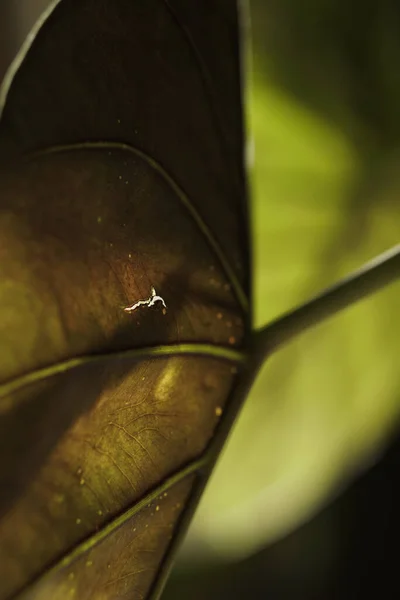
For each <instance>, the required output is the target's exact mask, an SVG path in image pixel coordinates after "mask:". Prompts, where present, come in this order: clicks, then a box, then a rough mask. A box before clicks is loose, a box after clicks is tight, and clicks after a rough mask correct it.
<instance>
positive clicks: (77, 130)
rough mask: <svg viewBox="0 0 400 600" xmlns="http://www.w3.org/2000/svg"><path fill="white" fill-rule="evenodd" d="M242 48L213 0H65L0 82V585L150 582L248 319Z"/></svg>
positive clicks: (70, 588) (169, 542) (85, 593)
mask: <svg viewBox="0 0 400 600" xmlns="http://www.w3.org/2000/svg"><path fill="white" fill-rule="evenodd" d="M239 50H240V48H239V40H238V15H237V9H236V3H235V2H233V1H230V0H219V1H218V2H216V1H215V0H212V1H211V0H207V1H203V2H200V1H199V2H197V1H196V2H191V3H190V6H189V5H188V3H185V2H183V1H178V0H174V1H172V0H170V1H169V2H167V1H166V0H165V1H164V2H161V1H156V0H146V2H141V1H139V0H138V1H132V0H102V1H101V2H99V1H98V0H61V1H58V2H54V3H53V5H52V6H51V7H50V9H49V10H48V11H47V13H46V14H45V15H44V17H43V18H42V19H41V22H40V23H39V25H38V26H37V27H36V30H35V32H34V34H33V35H31V36H30V38H29V39H28V42H27V44H26V45H25V48H24V49H23V50H22V52H21V54H20V55H19V56H18V57H17V59H16V61H15V62H14V64H13V66H12V67H11V69H10V71H9V73H8V76H7V77H6V79H5V82H4V85H3V89H2V96H1V98H2V114H1V122H0V198H1V200H0V315H1V318H0V339H1V347H0V378H1V381H2V382H3V383H2V385H1V386H0V440H1V442H0V453H1V457H2V459H1V460H2V463H1V471H0V489H1V497H0V509H1V515H2V519H1V522H0V539H1V544H0V565H1V566H0V582H1V583H0V598H1V599H2V600H3V599H6V598H10V597H13V598H14V597H18V598H35V599H41V600H42V599H47V598H51V599H52V600H53V599H54V600H57V599H62V600H64V599H65V598H68V597H76V598H79V599H84V598H102V599H104V600H106V599H107V598H110V599H111V598H116V597H118V598H147V597H148V594H149V593H151V590H153V592H154V594H156V590H159V589H160V587H161V581H162V576H163V575H164V574H165V572H166V569H167V566H168V564H169V561H170V559H169V556H171V555H172V554H171V553H172V550H173V549H174V547H175V538H176V536H177V534H178V533H179V531H180V530H181V529H182V526H183V523H184V521H183V520H182V515H183V514H186V513H185V506H186V504H187V503H188V502H189V503H190V500H191V499H192V502H191V504H192V505H193V502H194V501H195V500H196V498H197V496H198V494H199V490H200V489H201V488H202V486H203V485H204V481H205V479H206V478H207V475H208V471H209V466H208V465H209V464H212V460H211V454H210V450H209V448H210V442H211V440H212V438H213V436H214V435H215V432H216V431H217V429H218V425H219V423H220V421H221V415H222V413H223V414H224V417H223V418H222V424H223V423H224V422H225V421H226V423H227V424H226V425H224V427H225V429H227V428H228V421H227V420H226V419H231V417H229V413H230V412H231V413H232V414H234V413H235V411H236V406H233V405H232V407H231V408H230V410H225V409H226V407H227V406H228V404H227V403H228V400H229V397H230V394H231V391H232V389H233V386H234V385H235V380H236V373H237V371H238V368H239V367H240V365H241V364H242V363H243V360H244V355H243V353H242V352H241V351H240V349H241V348H242V347H244V345H245V344H246V335H247V334H248V332H249V329H250V314H249V309H248V307H249V306H250V302H249V290H250V267H249V253H248V231H247V209H246V186H245V175H244V168H243V152H242V148H243V131H242V109H241V75H240V55H239ZM153 290H154V291H153ZM137 303H139V304H137ZM135 305H136V308H134V309H132V310H131V311H130V312H129V311H127V310H125V309H127V308H129V307H133V306H135ZM225 413H226V414H227V415H228V416H227V417H225Z"/></svg>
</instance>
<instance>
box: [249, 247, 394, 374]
mask: <svg viewBox="0 0 400 600" xmlns="http://www.w3.org/2000/svg"><path fill="white" fill-rule="evenodd" d="M398 279H400V245H397V246H395V247H394V248H391V249H390V250H388V251H387V252H384V253H383V254H380V255H379V256H377V257H376V258H375V259H373V260H371V261H370V262H368V263H366V264H365V265H364V266H363V267H361V268H360V269H359V270H358V271H356V272H355V273H352V274H351V275H349V276H348V277H346V278H345V279H342V280H341V281H339V282H338V283H337V284H336V285H334V286H332V287H330V288H328V289H326V290H324V291H323V292H321V293H320V294H319V295H318V296H316V297H315V298H312V299H311V300H309V301H308V302H306V303H305V304H303V305H302V306H299V307H298V308H295V309H294V310H293V311H291V312H288V313H286V314H284V315H282V316H281V317H279V318H278V319H276V320H275V321H272V323H269V324H268V325H265V326H264V327H262V328H261V329H258V330H257V331H255V332H254V335H253V340H254V341H253V343H254V346H253V353H254V354H253V356H254V357H255V358H256V357H257V360H256V362H257V363H258V364H259V366H261V365H262V363H263V362H264V360H265V358H266V357H267V356H268V355H269V354H271V353H272V352H274V351H275V350H277V349H278V348H280V347H281V346H283V345H284V344H287V343H288V342H290V341H292V340H293V339H294V338H295V337H297V336H298V335H299V334H301V333H303V332H305V331H307V330H308V329H311V328H312V327H314V326H315V325H318V324H319V323H321V322H323V321H325V320H326V319H329V318H330V317H333V316H334V315H335V314H336V313H338V312H340V311H341V310H343V309H345V308H347V307H349V306H351V305H352V304H354V303H355V302H358V301H359V300H363V299H364V298H366V297H367V296H369V295H370V294H373V293H374V292H377V291H379V290H381V289H382V288H384V287H385V286H387V285H389V284H390V283H393V282H395V281H396V280H398Z"/></svg>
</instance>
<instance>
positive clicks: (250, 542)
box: [180, 7, 400, 569]
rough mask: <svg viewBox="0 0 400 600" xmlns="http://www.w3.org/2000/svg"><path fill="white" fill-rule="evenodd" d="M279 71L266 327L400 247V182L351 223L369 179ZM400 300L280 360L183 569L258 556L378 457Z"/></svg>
mask: <svg viewBox="0 0 400 600" xmlns="http://www.w3.org/2000/svg"><path fill="white" fill-rule="evenodd" d="M294 9H295V7H294ZM256 17H257V14H256V15H255V16H254V17H253V22H254V25H255V26H256V27H257V23H258V22H255V18H256ZM255 55H256V56H260V54H259V49H258V53H257V46H256V47H255ZM255 71H257V63H256V64H255ZM258 71H260V69H258ZM263 75H265V74H263ZM266 75H268V78H266V77H264V79H263V80H262V81H260V79H258V80H257V78H256V79H255V81H254V84H255V85H254V88H253V90H251V93H250V96H251V98H252V103H251V118H252V122H253V127H252V128H253V131H254V135H255V147H256V154H255V167H254V171H253V173H252V175H253V181H252V189H253V192H254V193H253V196H252V215H253V240H254V241H253V248H254V264H255V270H254V320H255V324H256V325H258V326H261V325H263V324H264V323H265V322H266V321H269V320H271V319H274V318H276V316H278V315H279V314H280V313H281V312H282V310H289V309H290V308H291V307H295V306H296V305H298V303H299V302H303V301H304V300H305V299H306V298H307V297H308V296H309V295H312V294H315V293H316V292H317V291H318V289H319V288H320V287H321V286H323V285H328V284H331V283H333V282H334V281H335V280H336V279H337V278H338V277H340V276H343V275H345V274H346V273H348V272H349V271H350V270H351V269H353V268H354V267H355V266H357V265H360V264H362V263H363V261H366V260H368V259H370V258H371V257H373V256H374V255H375V254H377V253H379V252H382V251H383V250H385V249H386V248H387V247H388V246H390V245H392V244H396V243H398V241H399V227H398V223H399V218H400V206H399V202H398V194H399V190H400V186H399V182H398V181H397V182H396V181H393V179H392V181H390V179H389V178H388V179H386V181H385V184H386V185H385V186H382V187H381V188H380V189H378V190H376V191H375V194H374V201H373V203H372V204H371V205H370V206H369V210H368V219H367V225H365V226H364V225H360V213H359V212H354V215H353V216H352V217H351V216H350V215H349V212H348V207H349V203H350V202H351V198H352V190H353V188H354V186H355V185H358V182H359V181H360V171H359V161H358V157H357V155H355V154H354V151H353V149H352V147H351V145H350V142H349V140H348V139H347V137H345V136H344V134H343V131H340V130H338V129H336V128H333V127H332V126H330V125H329V123H327V122H324V121H321V119H320V117H319V116H318V115H316V114H315V113H313V112H310V111H307V110H305V109H304V107H302V105H301V104H300V103H299V102H293V99H292V98H291V97H290V95H289V94H288V93H287V92H285V91H284V90H281V89H279V88H277V87H276V86H274V85H273V83H272V82H271V80H270V77H269V75H270V72H267V73H266ZM361 181H362V180H361ZM266 199H268V201H266ZM361 223H363V221H361ZM355 231H357V236H355V235H354V232H355ZM399 291H400V287H399V284H396V285H394V286H393V288H391V289H386V290H384V291H383V292H380V293H379V294H376V295H375V296H373V297H371V298H369V299H368V300H365V301H363V302H362V303H360V304H358V305H357V306H354V307H353V308H351V309H349V310H347V311H345V313H343V314H341V315H339V316H337V317H336V318H335V319H332V321H331V322H327V323H326V324H323V325H320V326H319V327H317V328H315V330H313V331H309V332H308V333H306V334H305V335H303V336H302V337H301V338H299V339H298V340H296V341H294V342H292V343H291V344H290V345H288V346H287V347H285V348H283V349H282V350H280V351H279V352H278V353H276V355H274V356H271V357H270V359H269V361H268V364H267V365H266V367H265V368H264V369H263V370H262V371H261V372H260V374H259V377H258V379H257V381H256V384H255V386H254V388H253V389H252V391H251V393H250V395H249V397H248V398H247V399H246V402H245V404H244V407H243V410H242V411H241V414H240V416H239V419H238V421H237V424H236V425H235V428H234V430H233V431H232V434H231V436H230V438H229V440H228V441H227V444H226V446H225V447H224V452H223V454H222V456H221V459H220V460H219V462H218V464H217V466H216V469H215V472H214V473H213V475H212V477H211V480H210V482H209V484H208V486H207V489H206V491H205V493H204V495H203V496H202V499H201V502H200V505H199V507H198V509H197V511H196V515H195V518H194V521H193V523H192V525H191V528H190V530H189V533H188V536H187V537H186V538H185V542H184V544H183V547H182V552H181V553H180V556H181V560H182V561H186V562H187V561H188V560H192V561H194V560H197V561H199V555H200V554H201V553H203V556H204V555H206V556H205V557H206V559H207V560H208V561H210V553H211V552H212V551H213V553H214V554H213V559H215V560H219V561H224V562H225V563H226V561H228V560H230V561H232V562H233V561H237V560H239V559H241V558H244V557H246V556H249V555H251V554H252V553H254V552H256V551H258V550H259V549H260V548H262V547H265V546H266V545H267V544H271V543H272V542H274V541H275V540H276V539H277V538H281V537H282V536H283V535H286V534H287V533H288V532H289V531H291V530H292V529H294V528H295V527H298V526H299V524H300V523H302V522H304V521H306V520H308V519H310V518H311V516H312V514H314V513H315V512H316V511H317V510H320V509H321V505H322V504H323V503H325V502H329V501H330V500H331V499H332V496H333V495H336V494H337V493H339V492H341V491H342V490H343V486H345V485H347V484H348V483H349V481H351V480H352V479H353V478H354V477H356V476H358V475H359V473H360V469H365V468H368V467H369V466H370V465H371V461H373V460H376V457H377V455H378V454H379V453H380V452H381V450H382V448H383V447H384V446H385V445H386V444H387V443H388V441H389V439H390V436H391V435H392V434H393V431H394V430H395V429H396V428H397V427H398V417H399V414H400V411H399V409H400V404H399V395H398V389H399V384H400V379H399V361H398V358H397V356H398V339H399V334H400V328H399V319H398V306H399ZM267 300H268V301H267ZM244 449H245V452H244ZM203 556H202V558H203ZM187 568H188V567H187V565H186V569H187Z"/></svg>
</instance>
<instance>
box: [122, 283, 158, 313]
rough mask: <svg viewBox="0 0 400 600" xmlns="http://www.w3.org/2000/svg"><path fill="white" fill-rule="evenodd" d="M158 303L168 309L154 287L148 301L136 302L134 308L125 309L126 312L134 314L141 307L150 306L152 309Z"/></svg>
mask: <svg viewBox="0 0 400 600" xmlns="http://www.w3.org/2000/svg"><path fill="white" fill-rule="evenodd" d="M156 302H161V304H162V305H163V307H164V308H165V309H166V308H167V305H166V304H165V302H164V299H163V298H161V296H157V292H156V290H155V289H154V288H153V287H152V288H151V295H150V297H149V298H147V300H138V301H137V302H135V304H132V306H127V307H126V308H124V311H125V312H133V311H134V310H136V309H137V308H139V307H140V306H148V307H149V308H150V307H151V306H154V305H155V303H156Z"/></svg>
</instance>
